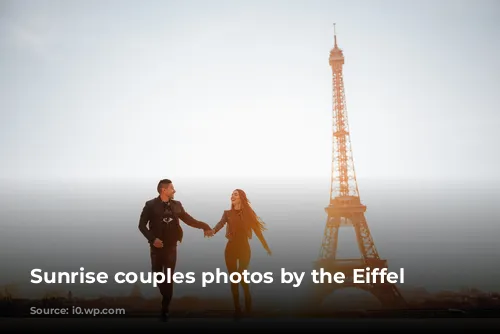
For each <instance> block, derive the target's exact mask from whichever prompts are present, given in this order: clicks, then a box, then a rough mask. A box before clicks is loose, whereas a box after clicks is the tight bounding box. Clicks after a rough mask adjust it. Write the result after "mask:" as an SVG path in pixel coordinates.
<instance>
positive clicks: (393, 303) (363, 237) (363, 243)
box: [352, 212, 406, 308]
mask: <svg viewBox="0 0 500 334" xmlns="http://www.w3.org/2000/svg"><path fill="white" fill-rule="evenodd" d="M352 218H353V219H352V224H353V226H354V230H355V232H356V238H357V241H358V247H359V250H360V252H361V255H362V257H363V259H364V261H365V263H366V266H367V267H371V268H387V262H386V261H385V260H381V259H380V256H379V254H378V251H377V248H376V247H375V242H374V241H373V237H372V235H371V232H370V229H369V228H368V224H367V222H366V218H365V214H364V212H358V213H354V214H353V215H352ZM367 290H369V291H370V292H371V293H372V294H373V295H374V296H375V297H376V298H377V299H378V300H379V301H380V303H381V304H382V307H384V308H393V307H404V306H406V302H405V300H404V298H403V296H402V295H401V293H400V291H399V289H398V288H397V287H396V285H395V284H391V283H378V284H373V285H370V288H369V289H367Z"/></svg>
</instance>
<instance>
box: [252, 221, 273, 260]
mask: <svg viewBox="0 0 500 334" xmlns="http://www.w3.org/2000/svg"><path fill="white" fill-rule="evenodd" d="M252 229H253V230H254V232H255V235H256V236H257V238H259V240H260V243H261V244H262V247H264V249H265V250H266V252H267V254H269V255H271V254H272V252H271V249H270V248H269V245H268V244H267V241H266V238H264V234H263V233H262V230H261V229H259V228H256V227H255V226H253V227H252Z"/></svg>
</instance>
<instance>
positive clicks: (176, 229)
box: [139, 196, 211, 243]
mask: <svg viewBox="0 0 500 334" xmlns="http://www.w3.org/2000/svg"><path fill="white" fill-rule="evenodd" d="M170 208H171V211H172V218H173V220H172V221H171V222H169V223H168V224H170V226H169V229H168V233H171V232H172V233H175V235H174V236H172V237H173V239H174V240H176V241H180V242H182V237H183V235H184V233H183V231H182V227H181V225H180V222H179V219H180V220H182V221H183V222H184V223H186V224H187V225H189V226H191V227H194V228H199V229H203V230H210V229H211V228H210V226H209V225H208V224H206V223H204V222H201V221H198V220H196V219H194V218H193V217H191V216H190V215H189V214H188V213H187V212H186V211H185V210H184V207H183V206H182V204H181V202H179V201H175V200H172V199H171V200H170ZM164 211H165V204H164V203H163V202H162V200H161V199H160V196H158V197H156V198H153V199H151V200H149V201H147V202H146V204H145V205H144V208H143V209H142V212H141V216H140V218H139V230H140V231H141V233H142V234H143V235H144V237H146V239H147V240H148V242H150V243H152V242H153V241H154V240H155V239H156V238H158V239H160V240H162V241H165V240H163V239H164V237H165V228H167V225H166V223H164V222H163V218H164V217H165V216H164ZM169 239H170V236H169Z"/></svg>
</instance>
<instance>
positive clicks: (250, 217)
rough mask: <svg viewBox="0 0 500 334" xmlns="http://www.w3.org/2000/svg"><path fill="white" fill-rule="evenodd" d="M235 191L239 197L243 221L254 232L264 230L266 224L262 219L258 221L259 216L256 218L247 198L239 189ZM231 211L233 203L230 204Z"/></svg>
mask: <svg viewBox="0 0 500 334" xmlns="http://www.w3.org/2000/svg"><path fill="white" fill-rule="evenodd" d="M236 191H237V192H238V195H239V196H240V202H241V214H242V216H243V220H245V221H247V222H248V224H250V226H251V227H253V228H255V230H260V231H264V230H266V229H267V228H266V224H265V223H264V222H263V221H262V219H260V217H259V216H257V214H256V213H255V211H254V210H253V209H252V205H251V203H250V200H249V199H248V197H247V194H246V193H245V192H244V191H243V190H241V189H236ZM231 209H232V210H234V205H233V203H231Z"/></svg>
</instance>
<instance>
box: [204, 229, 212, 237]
mask: <svg viewBox="0 0 500 334" xmlns="http://www.w3.org/2000/svg"><path fill="white" fill-rule="evenodd" d="M204 234H205V238H211V237H213V236H214V234H215V232H214V230H213V229H212V230H205V232H204Z"/></svg>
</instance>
